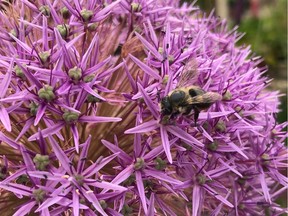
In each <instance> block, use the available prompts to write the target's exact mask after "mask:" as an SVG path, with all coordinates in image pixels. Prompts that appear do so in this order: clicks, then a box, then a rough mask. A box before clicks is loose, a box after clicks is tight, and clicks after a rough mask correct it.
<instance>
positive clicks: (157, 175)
mask: <svg viewBox="0 0 288 216" xmlns="http://www.w3.org/2000/svg"><path fill="white" fill-rule="evenodd" d="M143 172H144V173H145V175H147V176H152V177H154V178H156V179H159V180H161V181H165V182H169V183H171V184H176V185H180V184H182V182H181V181H179V180H177V179H174V178H172V177H170V176H168V175H166V174H165V173H163V172H161V171H156V170H150V169H149V170H148V169H145V170H144V171H143Z"/></svg>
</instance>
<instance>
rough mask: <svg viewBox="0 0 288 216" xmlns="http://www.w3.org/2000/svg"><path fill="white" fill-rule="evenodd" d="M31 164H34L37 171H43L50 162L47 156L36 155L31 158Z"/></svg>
mask: <svg viewBox="0 0 288 216" xmlns="http://www.w3.org/2000/svg"><path fill="white" fill-rule="evenodd" d="M33 162H34V163H35V166H36V169H37V170H40V171H44V170H46V168H47V166H48V165H49V163H50V160H49V156H48V155H41V154H36V156H35V157H34V158H33Z"/></svg>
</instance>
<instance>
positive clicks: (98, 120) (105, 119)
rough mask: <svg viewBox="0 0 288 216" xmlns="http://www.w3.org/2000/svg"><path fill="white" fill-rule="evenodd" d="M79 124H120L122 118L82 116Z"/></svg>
mask: <svg viewBox="0 0 288 216" xmlns="http://www.w3.org/2000/svg"><path fill="white" fill-rule="evenodd" d="M78 121H79V122H90V123H102V122H119V121H122V119H121V118H116V117H105V116H81V117H80V118H79V119H78Z"/></svg>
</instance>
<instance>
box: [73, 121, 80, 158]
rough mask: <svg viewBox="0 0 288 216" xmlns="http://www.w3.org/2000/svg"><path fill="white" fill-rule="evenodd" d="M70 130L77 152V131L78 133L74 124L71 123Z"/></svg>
mask: <svg viewBox="0 0 288 216" xmlns="http://www.w3.org/2000/svg"><path fill="white" fill-rule="evenodd" d="M71 131H72V134H73V140H74V145H75V150H76V152H77V153H79V133H78V130H77V127H76V125H71Z"/></svg>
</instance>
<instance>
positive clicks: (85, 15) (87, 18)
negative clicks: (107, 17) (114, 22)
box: [80, 9, 94, 22]
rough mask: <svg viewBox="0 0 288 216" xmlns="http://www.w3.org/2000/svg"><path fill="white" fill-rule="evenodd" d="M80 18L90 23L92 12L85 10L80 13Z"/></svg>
mask: <svg viewBox="0 0 288 216" xmlns="http://www.w3.org/2000/svg"><path fill="white" fill-rule="evenodd" d="M80 14H81V17H82V18H83V20H84V21H85V22H87V21H90V20H91V19H92V16H93V14H94V13H93V11H91V10H87V9H83V10H81V11H80Z"/></svg>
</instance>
